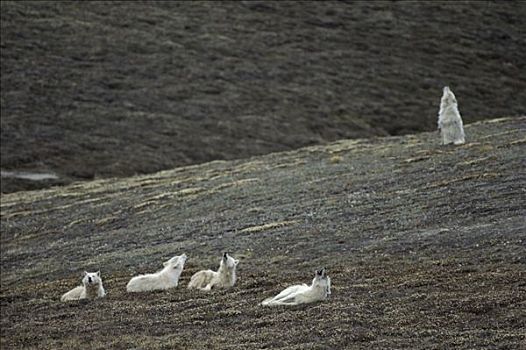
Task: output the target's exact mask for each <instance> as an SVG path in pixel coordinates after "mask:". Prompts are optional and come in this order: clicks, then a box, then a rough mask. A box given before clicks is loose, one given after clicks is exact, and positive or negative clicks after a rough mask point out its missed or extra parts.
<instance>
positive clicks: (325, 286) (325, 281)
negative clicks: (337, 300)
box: [261, 268, 331, 306]
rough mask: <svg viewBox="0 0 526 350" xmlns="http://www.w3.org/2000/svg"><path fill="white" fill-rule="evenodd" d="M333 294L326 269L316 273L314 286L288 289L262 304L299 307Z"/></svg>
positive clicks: (313, 281)
mask: <svg viewBox="0 0 526 350" xmlns="http://www.w3.org/2000/svg"><path fill="white" fill-rule="evenodd" d="M330 294H331V279H330V277H329V276H327V273H326V271H325V268H323V269H321V270H318V271H316V274H315V276H314V279H313V280H312V284H311V285H310V286H307V285H306V284H302V285H295V286H291V287H288V288H286V289H285V290H283V291H282V292H281V293H279V294H278V295H276V296H275V297H272V298H268V299H265V300H263V302H261V305H264V306H276V305H299V304H307V303H313V302H315V301H320V300H325V299H327V298H328V296H329V295H330Z"/></svg>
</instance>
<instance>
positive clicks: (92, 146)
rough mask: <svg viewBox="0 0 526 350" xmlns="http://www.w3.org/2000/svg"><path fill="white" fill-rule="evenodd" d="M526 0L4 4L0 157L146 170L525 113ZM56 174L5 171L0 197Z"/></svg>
mask: <svg viewBox="0 0 526 350" xmlns="http://www.w3.org/2000/svg"><path fill="white" fill-rule="evenodd" d="M524 17H526V6H525V4H524V3H523V2H510V1H506V2H498V3H490V2H469V3H465V2H464V3H460V2H454V3H452V2H433V3H431V2H425V3H417V2H412V3H405V4H401V3H391V2H357V3H352V4H349V3H345V2H331V3H330V4H328V3H325V2H323V3H300V2H281V1H280V2H265V3H261V2H252V1H249V2H223V3H222V4H221V5H219V4H217V3H215V2H204V1H199V2H157V3H152V2H148V3H147V2H143V3H138V2H133V3H131V2H123V3H113V4H102V3H100V2H97V3H85V2H40V1H39V2H4V1H2V3H1V20H2V21H1V25H2V28H1V30H2V35H1V60H2V65H1V92H0V94H1V104H0V107H1V114H2V118H1V150H0V151H1V166H2V169H7V170H17V169H26V170H38V171H46V170H51V171H55V172H57V173H58V174H59V175H61V176H62V179H61V180H60V181H57V182H55V183H64V182H68V181H69V180H70V179H93V178H99V177H109V176H130V175H134V174H137V173H151V172H154V171H158V170H162V169H170V168H174V167H176V166H182V165H188V164H196V163H201V162H205V161H210V160H214V159H233V158H240V157H248V156H251V155H257V154H266V153H269V152H272V151H280V150H290V149H295V148H298V147H301V146H305V145H313V144H317V143H323V142H326V141H332V140H336V139H342V138H356V137H368V136H371V135H387V134H391V135H393V134H403V133H414V132H416V131H425V130H427V131H430V130H434V129H435V127H436V114H437V111H438V102H439V98H440V95H441V88H442V86H443V85H445V84H450V85H451V87H452V88H453V90H454V91H455V92H456V94H457V97H458V99H459V102H460V109H461V112H462V113H463V115H464V119H465V121H466V122H473V121H475V120H479V119H485V118H490V117H491V118H494V117H498V116H501V115H507V116H516V115H520V114H524V111H525V110H526V106H525V105H524V103H525V102H524V101H526V81H525V79H524V74H521V72H523V71H524V70H526V67H525V66H524V59H523V58H524V57H525V56H526V45H525V41H524V37H525V36H524V25H523V20H522V19H523V18H524ZM42 185H44V186H47V185H49V183H43V184H39V183H35V182H32V183H28V182H20V181H18V182H16V183H15V182H13V181H11V180H9V179H3V181H2V192H6V191H13V190H17V189H24V188H25V189H28V188H33V187H35V186H42Z"/></svg>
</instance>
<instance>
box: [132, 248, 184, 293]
mask: <svg viewBox="0 0 526 350" xmlns="http://www.w3.org/2000/svg"><path fill="white" fill-rule="evenodd" d="M186 259H187V257H186V254H183V255H181V256H174V257H173V258H171V259H170V260H168V261H166V262H164V264H163V265H164V269H162V270H161V271H159V272H156V273H150V274H146V275H140V276H135V277H133V278H132V279H131V280H130V282H128V285H127V286H126V291H128V292H146V291H150V290H159V289H168V288H174V287H177V285H178V284H179V277H180V276H181V273H182V272H183V268H184V264H185V262H186Z"/></svg>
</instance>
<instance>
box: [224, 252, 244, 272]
mask: <svg viewBox="0 0 526 350" xmlns="http://www.w3.org/2000/svg"><path fill="white" fill-rule="evenodd" d="M237 264H239V260H238V259H234V258H233V257H231V256H230V255H228V253H226V252H225V253H224V254H223V259H221V264H220V266H219V267H221V266H223V267H226V268H228V269H229V270H232V269H234V268H235V267H236V266H237Z"/></svg>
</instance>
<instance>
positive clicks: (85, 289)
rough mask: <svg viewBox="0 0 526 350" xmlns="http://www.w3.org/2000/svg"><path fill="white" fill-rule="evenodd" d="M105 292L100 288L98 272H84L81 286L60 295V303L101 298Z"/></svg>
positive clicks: (100, 282) (100, 279) (100, 280)
mask: <svg viewBox="0 0 526 350" xmlns="http://www.w3.org/2000/svg"><path fill="white" fill-rule="evenodd" d="M105 295H106V291H105V290H104V287H103V286H102V278H101V277H100V271H97V272H86V271H84V277H83V278H82V286H78V287H75V288H73V289H72V290H70V291H69V292H67V293H65V294H64V295H62V297H61V298H60V300H61V301H68V300H79V299H95V298H102V297H103V296H105Z"/></svg>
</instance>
